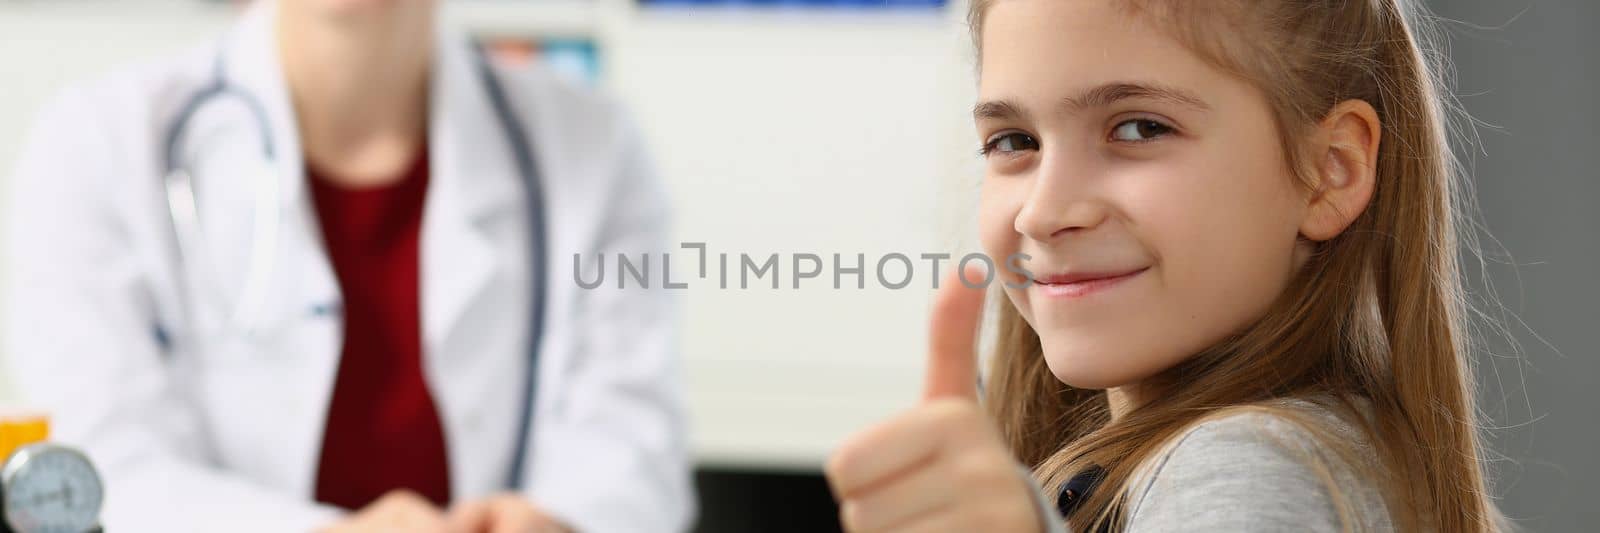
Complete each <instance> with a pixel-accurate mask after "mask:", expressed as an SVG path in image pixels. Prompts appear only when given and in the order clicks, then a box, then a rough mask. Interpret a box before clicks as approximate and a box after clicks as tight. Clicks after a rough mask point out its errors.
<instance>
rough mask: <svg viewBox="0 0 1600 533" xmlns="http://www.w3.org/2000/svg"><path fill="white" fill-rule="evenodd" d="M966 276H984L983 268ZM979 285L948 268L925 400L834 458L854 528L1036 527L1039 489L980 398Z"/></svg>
mask: <svg viewBox="0 0 1600 533" xmlns="http://www.w3.org/2000/svg"><path fill="white" fill-rule="evenodd" d="M966 279H969V280H981V279H984V274H983V271H982V270H981V269H976V268H974V269H968V270H967V274H966ZM983 294H984V290H983V289H981V288H978V289H974V288H969V287H967V286H966V285H964V284H963V283H962V282H961V280H960V279H959V278H957V277H956V276H955V275H954V274H952V275H950V276H948V278H947V279H946V280H945V284H944V286H943V287H941V288H940V289H939V293H938V295H937V296H936V297H935V300H934V309H933V318H932V327H931V331H930V333H929V341H930V342H929V348H928V349H929V353H928V370H927V375H926V381H925V388H924V392H923V401H922V404H921V405H919V406H917V407H916V408H914V409H912V410H911V411H910V412H907V413H903V414H901V415H899V416H896V417H894V418H891V419H889V420H887V421H885V422H883V423H880V424H878V425H877V426H874V427H872V428H869V429H867V430H866V431H863V432H861V433H859V434H856V435H855V436H854V437H852V438H851V439H849V440H848V441H846V443H845V444H844V445H843V446H842V447H840V448H839V450H838V451H836V452H835V453H834V454H833V457H832V458H830V459H829V461H828V465H827V474H828V482H829V484H830V485H832V487H833V492H834V494H835V495H836V496H837V497H838V498H839V501H840V507H839V516H840V520H841V521H842V522H843V524H844V528H845V530H847V531H853V532H867V531H914V532H918V533H922V532H935V531H960V532H969V531H1014V532H1022V533H1029V532H1035V531H1039V529H1040V525H1041V524H1040V522H1039V515H1038V511H1037V510H1036V509H1035V507H1034V503H1033V495H1032V493H1031V491H1032V490H1033V489H1032V488H1031V487H1030V486H1029V485H1028V483H1027V481H1026V480H1025V479H1024V478H1023V475H1022V473H1021V471H1020V468H1019V466H1018V465H1017V461H1016V459H1014V458H1012V456H1011V451H1010V449H1009V448H1007V447H1006V445H1005V443H1004V442H1002V440H1001V438H1000V433H999V431H998V430H997V429H996V428H995V426H994V423H993V422H992V421H991V420H990V419H989V417H988V415H987V414H985V413H984V411H983V409H982V408H981V407H979V406H978V402H977V357H976V355H975V354H974V351H973V344H974V337H975V335H976V334H977V329H978V323H979V320H980V317H981V316H982V312H983Z"/></svg>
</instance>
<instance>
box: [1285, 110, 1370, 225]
mask: <svg viewBox="0 0 1600 533" xmlns="http://www.w3.org/2000/svg"><path fill="white" fill-rule="evenodd" d="M1317 130H1318V135H1316V136H1315V138H1316V139H1318V141H1317V146H1315V147H1313V148H1314V150H1315V151H1314V152H1313V154H1312V155H1313V159H1312V160H1313V161H1315V162H1316V166H1315V167H1314V170H1315V177H1316V183H1315V184H1314V185H1313V188H1312V192H1311V196H1310V197H1309V198H1308V199H1307V202H1308V203H1307V209H1306V217H1305V220H1303V221H1301V223H1300V234H1301V235H1304V236H1305V237H1306V238H1307V239H1311V240H1313V241H1326V240H1328V239H1332V238H1334V237H1336V236H1338V235H1339V233H1340V232H1342V231H1344V229H1345V228H1347V227H1349V226H1350V224H1351V223H1352V222H1355V220H1356V217H1358V216H1361V212H1362V211H1365V210H1366V209H1367V204H1368V203H1369V202H1371V201H1372V191H1373V187H1374V185H1375V182H1376V181H1377V163H1378V142H1379V141H1380V140H1381V138H1382V136H1383V127H1382V125H1381V124H1380V123H1379V122H1378V112H1377V111H1376V110H1374V109H1373V108H1372V104H1369V103H1367V102H1366V101H1364V100H1345V101H1343V102H1340V103H1339V105H1336V106H1334V107H1333V110H1332V111H1330V112H1329V113H1328V116H1327V118H1324V119H1323V120H1322V124H1321V125H1319V126H1318V128H1317Z"/></svg>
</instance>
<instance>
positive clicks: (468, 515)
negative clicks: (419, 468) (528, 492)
mask: <svg viewBox="0 0 1600 533" xmlns="http://www.w3.org/2000/svg"><path fill="white" fill-rule="evenodd" d="M447 518H448V520H449V523H450V531H451V532H452V533H571V532H572V529H571V528H568V527H566V526H565V525H563V524H562V523H561V522H560V521H557V520H556V519H555V517H553V516H550V515H549V514H546V513H545V512H544V511H542V510H540V509H539V508H538V507H537V506H535V505H533V502H530V501H528V499H527V497H526V496H523V495H520V494H512V493H506V494H500V495H496V496H492V497H489V498H486V499H482V500H477V501H470V502H463V503H458V504H456V505H455V506H453V507H451V508H450V513H449V516H448V517H447Z"/></svg>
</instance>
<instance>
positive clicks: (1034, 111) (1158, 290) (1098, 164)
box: [974, 0, 1308, 389]
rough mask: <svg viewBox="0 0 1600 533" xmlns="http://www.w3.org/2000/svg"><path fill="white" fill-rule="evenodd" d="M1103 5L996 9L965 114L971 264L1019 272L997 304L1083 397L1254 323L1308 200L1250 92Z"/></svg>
mask: <svg viewBox="0 0 1600 533" xmlns="http://www.w3.org/2000/svg"><path fill="white" fill-rule="evenodd" d="M1112 4H1113V3H1112V2H1109V1H1061V0H998V1H997V2H995V3H994V5H993V6H991V7H990V8H989V12H988V14H987V19H986V22H985V24H984V27H983V39H982V58H981V59H982V67H983V70H982V75H981V78H982V80H981V83H980V86H979V91H978V92H979V103H978V105H977V107H976V108H975V109H974V116H975V119H976V122H977V128H978V135H979V138H980V140H982V141H983V142H984V147H985V150H986V152H987V154H986V156H985V159H986V161H987V168H988V170H987V176H986V177H985V179H984V184H983V189H982V202H981V208H980V214H979V224H980V226H981V230H982V240H983V246H984V248H985V251H986V252H987V253H989V254H990V255H991V257H996V258H1005V257H1008V256H1010V255H1012V254H1016V253H1021V254H1027V255H1028V256H1030V257H1031V259H1029V260H1025V261H1022V262H1021V265H1022V266H1024V267H1025V268H1026V269H1027V270H1028V271H1029V272H1031V273H1032V274H1033V277H1034V279H1035V281H1036V282H1035V283H1033V284H1031V285H1030V286H1028V287H1026V288H1013V287H1010V286H1007V288H1006V295H1007V296H1008V297H1009V298H1010V300H1011V302H1012V303H1013V304H1015V305H1016V308H1017V309H1018V310H1019V311H1020V312H1021V314H1022V316H1023V317H1024V318H1025V319H1026V320H1027V321H1028V323H1029V324H1030V325H1032V326H1033V329H1034V330H1035V331H1037V332H1038V334H1039V338H1040V340H1041V343H1042V344H1043V348H1044V355H1045V358H1046V360H1047V362H1048V363H1049V366H1050V370H1051V371H1052V372H1053V373H1054V374H1055V376H1056V378H1057V379H1060V380H1061V381H1062V382H1064V383H1067V384H1069V385H1072V386H1075V387H1080V388H1092V389H1102V388H1112V387H1123V386H1128V385H1136V384H1138V383H1139V382H1140V381H1141V380H1144V379H1145V378H1148V377H1150V376H1153V375H1155V374H1156V373H1158V372H1160V371H1162V370H1165V369H1167V368H1170V367H1172V366H1173V365H1175V364H1177V363H1179V362H1181V361H1182V360H1184V359H1185V358H1188V357H1190V356H1192V355H1193V354H1195V353H1197V352H1199V351H1200V350H1202V349H1204V348H1206V347H1207V346H1209V345H1212V344H1214V343H1217V342H1219V341H1221V340H1222V339H1223V338H1224V337H1226V336H1228V335H1229V334H1231V333H1234V332H1236V331H1239V330H1241V329H1243V328H1244V327H1245V326H1247V325H1249V324H1250V323H1251V322H1253V321H1254V320H1256V319H1258V318H1259V317H1260V316H1261V315H1262V314H1264V313H1265V311H1266V309H1267V307H1268V306H1269V305H1270V304H1271V303H1272V301H1273V300H1274V298H1276V297H1277V296H1278V295H1279V294H1280V293H1281V292H1283V291H1284V290H1285V288H1286V286H1287V284H1288V280H1289V278H1290V275H1291V273H1292V271H1293V269H1294V268H1295V267H1296V266H1297V264H1298V262H1299V261H1301V260H1303V255H1302V254H1297V253H1296V236H1297V234H1298V231H1299V229H1298V228H1299V227H1300V224H1301V221H1302V220H1303V219H1304V217H1305V216H1306V210H1307V197H1308V196H1307V195H1306V194H1305V193H1304V192H1302V188H1301V187H1300V186H1298V185H1297V182H1296V180H1295V179H1294V175H1293V173H1292V172H1291V171H1290V169H1289V168H1288V166H1287V163H1286V162H1285V158H1284V157H1283V154H1282V152H1281V150H1282V148H1281V144H1280V140H1279V133H1278V131H1277V128H1276V127H1275V125H1274V121H1273V118H1272V115H1271V110H1270V108H1269V107H1268V103H1267V101H1266V99H1265V97H1264V96H1263V94H1262V93H1260V92H1259V91H1258V90H1256V89H1255V88H1254V87H1252V86H1251V85H1249V84H1247V83H1246V82H1245V81H1243V80H1240V79H1237V78H1234V77H1231V76H1229V75H1226V74H1224V73H1223V72H1222V71H1220V70H1217V69H1216V68H1215V67H1213V66H1211V65H1210V64H1209V63H1207V62H1206V61H1205V60H1203V59H1202V58H1201V57H1199V56H1197V55H1195V54H1194V53H1193V52H1191V51H1189V50H1187V49H1186V48H1185V47H1184V46H1183V45H1182V44H1180V43H1179V42H1178V41H1177V40H1175V39H1174V38H1173V37H1172V36H1170V35H1169V33H1168V31H1167V30H1165V29H1163V28H1161V27H1158V26H1156V25H1154V24H1152V23H1150V22H1147V21H1145V20H1143V19H1142V18H1141V16H1139V15H1136V14H1129V13H1127V12H1125V11H1122V10H1119V9H1118V8H1117V7H1116V6H1114V5H1112ZM1004 276H1011V277H1010V279H1008V280H1007V281H1011V282H1020V281H1022V279H1023V277H1022V276H1021V275H1020V274H1013V273H1011V272H1003V275H1002V277H1004ZM1085 280H1087V281H1085Z"/></svg>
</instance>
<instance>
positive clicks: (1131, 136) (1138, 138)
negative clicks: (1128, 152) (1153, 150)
mask: <svg viewBox="0 0 1600 533" xmlns="http://www.w3.org/2000/svg"><path fill="white" fill-rule="evenodd" d="M1172 131H1173V130H1172V128H1171V127H1169V126H1167V125H1166V124H1162V123H1160V122H1156V121H1154V120H1150V119H1147V118H1138V119H1133V120H1125V121H1123V122H1122V123H1120V124H1117V127H1116V128H1113V129H1112V130H1111V139H1112V140H1116V141H1125V142H1146V141H1152V140H1155V138H1156V137H1160V136H1162V135H1168V134H1171V133H1172Z"/></svg>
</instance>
